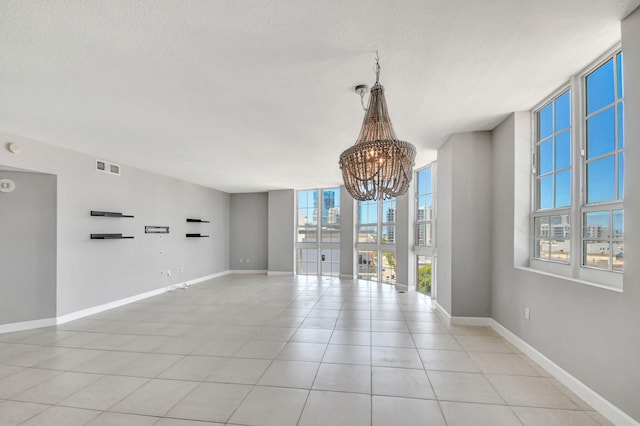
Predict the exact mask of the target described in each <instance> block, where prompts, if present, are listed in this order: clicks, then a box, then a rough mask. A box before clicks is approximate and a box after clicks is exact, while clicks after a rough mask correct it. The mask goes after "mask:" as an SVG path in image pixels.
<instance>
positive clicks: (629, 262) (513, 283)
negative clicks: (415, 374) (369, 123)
mask: <svg viewBox="0 0 640 426" xmlns="http://www.w3.org/2000/svg"><path fill="white" fill-rule="evenodd" d="M622 47H623V50H624V55H625V56H624V67H625V69H624V79H625V81H624V88H625V141H626V143H625V151H626V152H625V163H626V167H625V200H624V208H625V226H624V229H625V233H626V235H625V272H624V292H623V293H619V292H614V291H611V290H606V289H602V288H597V287H592V286H588V285H585V284H582V283H578V282H574V281H570V280H565V279H560V278H553V277H549V276H545V275H542V274H539V273H535V272H532V271H528V270H523V269H515V268H514V267H513V261H512V258H513V255H514V253H516V255H517V254H518V253H519V252H521V251H522V247H521V246H522V243H521V238H520V236H519V235H518V234H519V233H520V232H521V231H520V230H521V228H522V227H523V226H525V225H524V223H523V218H522V216H523V213H522V208H523V206H522V204H523V200H522V198H521V193H522V192H524V193H529V191H530V190H529V188H528V186H522V185H523V184H522V179H521V170H519V168H520V166H519V162H520V161H521V157H522V156H526V155H527V154H526V153H522V144H523V143H524V147H525V149H527V150H528V149H529V147H530V133H528V130H529V128H528V124H527V120H523V117H522V116H523V114H515V115H514V116H512V117H510V118H509V119H508V120H507V121H505V122H503V123H502V124H501V125H500V126H498V128H496V129H495V130H494V132H493V137H494V140H493V144H494V150H493V158H494V161H493V164H494V170H495V173H494V177H493V185H494V194H495V197H494V206H493V211H494V219H493V221H494V224H501V226H500V232H495V233H494V234H493V235H494V239H493V247H494V251H493V261H492V267H493V290H492V299H493V303H492V316H493V318H494V319H495V320H496V321H498V322H499V323H500V324H502V325H504V326H505V327H506V328H508V329H509V330H510V331H512V332H513V333H515V334H516V335H518V336H519V337H520V338H522V339H523V340H525V341H526V342H527V343H529V344H530V345H532V346H533V347H534V348H536V349H537V350H538V351H540V352H542V353H543V354H544V355H545V356H547V357H548V358H550V359H551V360H552V361H553V362H555V363H556V364H558V365H559V366H560V367H562V368H564V369H565V370H567V371H568V372H569V373H571V374H572V375H573V376H574V377H576V378H578V379H579V380H580V381H582V382H583V383H585V384H586V385H587V386H589V387H590V388H592V389H593V390H595V391H596V392H597V393H599V394H600V395H602V396H603V397H604V398H606V399H607V400H609V401H610V402H612V403H613V404H615V405H616V406H618V407H619V408H621V409H622V410H624V411H625V412H627V413H628V414H629V415H631V416H632V417H633V418H634V419H636V420H637V421H640V404H638V395H640V368H638V354H639V353H640V327H639V326H638V325H639V324H640V185H636V184H635V182H638V181H640V144H638V143H636V142H637V141H638V140H640V120H638V119H637V117H640V79H639V78H638V77H639V76H640V10H636V11H635V12H634V13H633V14H632V15H630V16H629V17H628V18H627V19H625V20H624V21H623V23H622ZM524 115H526V116H528V114H524ZM524 139H526V141H525V140H524ZM439 165H440V163H439ZM514 182H515V185H514ZM526 185H528V183H527V184H526ZM526 208H527V209H528V205H527V206H526ZM512 224H513V226H511V225H512ZM514 229H515V233H514ZM514 241H516V245H515V247H514ZM517 260H518V259H516V262H517ZM526 306H528V307H530V309H531V320H530V321H526V320H525V319H524V308H525V307H526Z"/></svg>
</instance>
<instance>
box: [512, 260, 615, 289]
mask: <svg viewBox="0 0 640 426" xmlns="http://www.w3.org/2000/svg"><path fill="white" fill-rule="evenodd" d="M514 268H515V269H519V270H521V271H525V272H531V273H534V274H540V275H545V276H547V277H551V278H556V279H559V280H565V281H571V282H574V283H579V284H584V285H588V286H591V287H597V288H601V289H604V290H609V291H614V292H616V293H622V292H623V290H622V286H620V287H618V286H616V285H612V284H603V283H598V282H594V281H587V280H584V279H581V278H576V277H570V276H567V275H560V274H556V273H553V272H547V271H543V270H540V269H537V268H534V267H531V266H515V267H514Z"/></svg>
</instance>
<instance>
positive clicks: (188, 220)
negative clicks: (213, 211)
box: [187, 218, 209, 223]
mask: <svg viewBox="0 0 640 426" xmlns="http://www.w3.org/2000/svg"><path fill="white" fill-rule="evenodd" d="M187 222H196V223H209V221H208V220H202V219H189V218H187Z"/></svg>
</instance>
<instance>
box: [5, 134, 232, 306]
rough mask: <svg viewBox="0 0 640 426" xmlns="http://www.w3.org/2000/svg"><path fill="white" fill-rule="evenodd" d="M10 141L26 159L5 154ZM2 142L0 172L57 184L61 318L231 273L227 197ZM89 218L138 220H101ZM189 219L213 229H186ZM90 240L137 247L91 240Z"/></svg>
mask: <svg viewBox="0 0 640 426" xmlns="http://www.w3.org/2000/svg"><path fill="white" fill-rule="evenodd" d="M9 141H12V142H15V143H19V144H20V145H21V146H22V152H21V153H20V154H11V153H10V152H8V151H7V150H6V149H5V148H4V144H5V143H6V142H9ZM0 142H1V144H2V146H1V147H0V165H5V166H9V167H14V168H18V169H22V170H31V171H36V172H43V173H49V174H52V175H55V176H56V177H57V192H58V200H57V263H56V266H57V272H56V282H57V315H58V316H61V315H65V314H68V313H72V312H76V311H79V310H82V309H86V308H90V307H94V306H98V305H102V304H105V303H109V302H112V301H115V300H119V299H123V298H126V297H130V296H134V295H137V294H141V293H145V292H148V291H151V290H156V289H159V288H162V287H166V286H167V285H170V284H172V283H179V282H184V281H187V280H191V279H195V278H199V277H203V276H207V275H211V274H215V273H220V272H224V271H227V270H228V269H229V194H226V193H223V192H220V191H216V190H213V189H210V188H206V187H203V186H199V185H194V184H190V183H187V182H183V181H179V180H176V179H172V178H168V177H165V176H161V175H157V174H154V173H149V172H145V171H142V170H138V169H135V168H132V167H127V166H126V165H122V175H121V176H113V175H109V174H106V173H102V172H98V171H96V170H95V157H93V156H89V155H85V154H81V153H78V152H74V151H69V150H65V149H62V148H58V147H55V146H52V145H48V144H45V143H41V142H37V141H34V140H30V139H27V138H23V137H20V136H17V135H13V134H9V133H6V132H2V131H0ZM91 210H104V211H116V212H123V213H127V214H131V215H134V216H135V218H133V219H114V218H96V217H91V216H90V211H91ZM187 217H195V218H202V219H206V220H209V221H210V222H211V223H209V224H199V225H194V224H187V223H186V218H187ZM145 225H156V226H169V227H170V234H168V235H163V236H162V238H160V235H151V234H145V233H144V226H145ZM196 228H197V230H196ZM187 232H201V233H203V234H205V233H206V234H209V235H211V238H186V237H185V234H186V233H187ZM91 233H123V234H125V235H133V236H134V237H135V239H133V240H91V239H90V238H89V235H90V234H91ZM5 243H6V242H5V241H4V240H2V239H1V238H0V244H5ZM181 268H184V272H180V271H181ZM168 270H171V271H172V275H171V276H170V277H169V276H168V275H167V273H166V272H167V271H168ZM161 271H163V274H162V275H161V274H160V272H161Z"/></svg>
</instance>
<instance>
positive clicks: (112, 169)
mask: <svg viewBox="0 0 640 426" xmlns="http://www.w3.org/2000/svg"><path fill="white" fill-rule="evenodd" d="M96 170H97V171H99V172H104V173H109V174H111V175H117V176H120V166H119V165H118V164H113V163H109V162H106V161H102V160H96Z"/></svg>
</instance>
